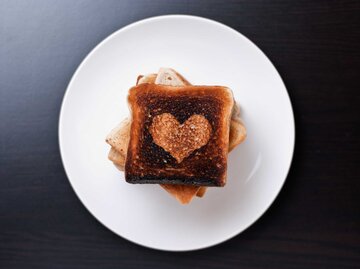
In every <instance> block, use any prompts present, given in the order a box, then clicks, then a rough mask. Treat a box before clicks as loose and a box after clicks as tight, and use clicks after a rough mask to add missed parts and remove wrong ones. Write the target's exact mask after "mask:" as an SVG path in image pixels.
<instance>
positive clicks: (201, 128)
mask: <svg viewBox="0 0 360 269" xmlns="http://www.w3.org/2000/svg"><path fill="white" fill-rule="evenodd" d="M149 131H150V134H151V136H152V138H153V140H154V142H155V144H156V145H158V146H160V147H162V148H163V149H164V150H165V151H167V152H169V153H170V154H171V156H173V157H174V158H175V159H176V160H177V162H178V163H181V162H182V161H183V160H184V159H185V158H186V157H188V156H189V155H190V154H191V153H192V152H193V151H194V150H197V149H199V148H201V147H202V146H205V145H206V144H207V143H208V142H209V139H210V135H211V132H212V128H211V125H210V123H209V121H208V120H207V119H206V118H205V117H204V116H202V115H198V114H194V115H192V116H191V117H190V118H188V119H187V120H186V121H185V122H184V123H183V124H180V123H179V122H178V120H177V119H176V118H175V117H174V116H173V115H171V114H170V113H163V114H160V115H157V116H155V117H154V119H153V121H152V124H151V126H150V128H149Z"/></svg>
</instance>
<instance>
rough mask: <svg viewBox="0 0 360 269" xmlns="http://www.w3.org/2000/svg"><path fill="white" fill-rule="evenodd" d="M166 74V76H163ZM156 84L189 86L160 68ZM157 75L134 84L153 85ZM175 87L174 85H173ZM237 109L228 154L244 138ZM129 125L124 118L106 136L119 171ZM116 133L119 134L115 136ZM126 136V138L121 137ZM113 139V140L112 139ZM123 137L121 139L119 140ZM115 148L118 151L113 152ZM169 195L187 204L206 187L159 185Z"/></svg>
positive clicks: (121, 167)
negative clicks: (173, 82) (175, 82)
mask: <svg viewBox="0 0 360 269" xmlns="http://www.w3.org/2000/svg"><path fill="white" fill-rule="evenodd" d="M165 74H166V76H165ZM158 76H159V78H162V79H158V83H159V84H164V85H166V84H167V83H169V82H171V81H177V82H178V83H179V85H178V86H182V85H191V84H190V83H189V82H188V81H187V80H186V79H185V78H183V77H182V76H181V75H180V74H179V73H177V72H176V71H175V70H173V69H169V68H161V69H160V70H159V73H158ZM156 77H157V74H150V75H146V76H139V77H138V79H137V83H136V84H141V83H155V80H156ZM175 86H176V85H175ZM239 114H240V113H239V109H238V107H237V106H236V105H234V108H233V113H232V119H231V123H230V137H229V152H230V151H231V150H232V149H233V148H235V147H236V146H237V145H238V144H240V143H241V142H242V141H243V140H244V139H245V137H246V129H245V127H244V126H243V124H242V122H241V120H240V117H239ZM130 123H131V120H130V119H129V118H126V119H125V120H124V121H123V122H122V123H121V125H120V126H118V128H115V129H114V130H113V131H112V132H111V133H110V134H109V136H108V139H107V142H108V143H109V142H110V143H109V144H110V145H112V148H111V150H110V152H109V159H110V160H111V161H113V163H114V165H115V166H116V167H117V168H118V169H119V170H120V171H124V169H125V160H126V152H127V147H128V141H129V137H130ZM116 132H120V134H117V133H116ZM123 134H126V137H125V138H124V137H123ZM112 137H113V138H112ZM119 137H123V139H119ZM115 148H117V149H118V151H117V150H115ZM160 186H162V187H163V188H164V189H165V190H166V191H167V192H169V194H171V195H172V196H174V197H175V198H176V199H177V200H178V201H179V202H180V203H182V204H187V203H189V202H190V201H191V200H192V198H193V197H194V196H195V194H196V196H198V197H202V196H203V195H204V194H205V192H206V187H194V186H181V185H171V184H160Z"/></svg>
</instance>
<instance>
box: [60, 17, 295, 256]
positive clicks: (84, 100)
mask: <svg viewBox="0 0 360 269" xmlns="http://www.w3.org/2000/svg"><path fill="white" fill-rule="evenodd" d="M160 67H171V68H174V69H175V70H177V71H178V72H179V73H180V74H182V75H183V76H184V77H185V78H186V79H187V80H189V81H190V82H191V83H192V84H194V85H195V84H197V85H224V86H228V87H230V88H231V89H232V90H233V93H234V96H235V99H236V100H237V101H238V103H239V104H240V106H241V113H242V114H241V115H242V118H243V120H244V122H245V125H246V127H247V131H248V137H247V139H246V141H245V142H244V143H243V144H241V145H240V146H238V147H237V148H236V149H235V150H234V151H232V152H231V153H230V155H229V161H228V179H227V184H226V186H225V187H224V188H209V189H208V191H207V193H206V194H205V196H204V197H203V198H201V199H200V198H194V200H193V201H192V202H191V203H190V204H189V205H180V204H179V203H178V202H177V201H176V200H175V199H174V198H172V197H171V196H170V195H168V194H167V193H166V192H165V191H164V190H163V189H162V188H161V187H159V186H158V185H133V184H127V183H126V182H125V180H124V174H123V173H122V172H120V171H118V170H117V169H116V168H115V167H114V165H113V164H112V163H111V162H110V161H109V160H108V158H107V154H108V151H109V146H108V145H107V144H106V143H105V137H106V135H107V134H108V133H109V131H110V130H111V129H112V128H113V127H114V126H116V125H117V124H118V123H119V122H120V121H121V120H122V119H124V118H125V117H127V116H128V115H129V109H128V105H127V93H128V89H129V88H130V87H131V86H133V85H135V82H136V78H137V76H138V75H140V74H148V73H156V72H157V71H158V69H159V68H160ZM294 136H295V133H294V118H293V112H292V107H291V103H290V100H289V96H288V94H287V91H286V88H285V86H284V84H283V82H282V80H281V78H280V76H279V74H278V72H277V71H276V69H275V68H274V66H273V65H272V64H271V62H270V61H269V59H268V58H267V57H266V56H265V55H264V54H263V53H262V52H261V50H260V49H258V48H257V47H256V46H255V45H254V44H253V43H252V42H251V41H249V40H248V39H247V38H246V37H244V36H243V35H241V34H240V33H239V32H237V31H235V30H233V29H231V28H229V27H227V26H225V25H223V24H220V23H218V22H215V21H211V20H208V19H204V18H199V17H193V16H183V15H171V16H160V17H155V18H150V19H146V20H142V21H139V22H136V23H133V24H131V25H129V26H127V27H124V28H122V29H121V30H119V31H117V32H115V33H114V34H112V35H111V36H109V37H108V38H106V39H105V40H104V41H103V42H101V43H100V44H99V45H98V46H97V47H96V48H95V49H93V51H92V52H91V53H90V54H89V55H88V56H87V57H86V59H85V60H84V61H83V62H82V63H81V65H80V66H79V68H78V69H77V71H76V72H75V74H74V76H73V78H72V79H71V82H70V84H69V86H68V89H67V91H66V94H65V97H64V100H63V104H62V108H61V113H60V121H59V142H60V150H61V156H62V160H63V164H64V167H65V170H66V173H67V176H68V178H69V180H70V183H71V185H72V187H73V189H74V191H75V192H76V194H77V195H78V197H79V198H80V200H81V201H82V203H83V204H84V206H85V207H86V208H87V209H88V210H89V211H90V212H91V213H92V214H93V215H94V217H95V218H97V219H98V220H99V221H100V222H101V223H102V224H103V225H105V226H106V227H108V228H109V229H110V230H111V231H113V232H114V233H116V234H118V235H120V236H121V237H123V238H126V239H128V240H130V241H132V242H134V243H137V244H140V245H143V246H146V247H150V248H155V249H161V250H171V251H185V250H195V249H200V248H205V247H209V246H213V245H215V244H218V243H220V242H223V241H225V240H227V239H229V238H231V237H233V236H235V235H237V234H239V233H240V232H242V231H244V230H245V229H246V228H247V227H249V226H250V225H251V224H252V223H254V222H255V221H256V220H257V219H258V218H259V217H260V216H261V215H262V214H263V213H264V212H265V211H266V209H267V208H268V207H269V206H270V205H271V203H272V202H273V201H274V199H275V197H276V196H277V194H278V193H279V191H280V189H281V187H282V185H283V184H284V181H285V178H286V176H287V173H288V170H289V167H290V163H291V159H292V155H293V149H294Z"/></svg>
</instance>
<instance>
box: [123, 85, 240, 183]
mask: <svg viewBox="0 0 360 269" xmlns="http://www.w3.org/2000/svg"><path fill="white" fill-rule="evenodd" d="M129 104H130V106H131V111H132V123H131V130H130V141H129V146H128V151H127V155H126V163H125V178H126V181H127V182H129V183H151V184H181V185H193V186H224V185H225V183H226V168H227V153H228V146H229V130H230V119H231V113H232V109H233V105H234V101H233V96H232V92H231V90H230V89H228V88H226V87H221V86H183V87H173V86H163V85H156V84H149V83H145V84H140V85H138V86H136V87H133V88H131V89H130V91H129ZM154 126H155V127H154ZM162 130H163V131H162Z"/></svg>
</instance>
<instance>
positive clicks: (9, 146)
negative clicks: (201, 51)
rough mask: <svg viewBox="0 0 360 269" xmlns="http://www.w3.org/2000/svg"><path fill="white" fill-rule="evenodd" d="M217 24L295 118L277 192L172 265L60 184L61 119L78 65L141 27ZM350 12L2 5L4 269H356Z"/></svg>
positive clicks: (359, 216) (171, 4)
mask: <svg viewBox="0 0 360 269" xmlns="http://www.w3.org/2000/svg"><path fill="white" fill-rule="evenodd" d="M173 13H182V14H193V15H199V16H204V17H208V18H211V19H215V20H217V21H220V22H223V23H225V24H227V25H229V26H231V27H233V28H235V29H237V30H238V31H240V32H241V33H243V34H244V35H246V36H247V37H249V38H250V39H251V40H252V41H254V42H255V43H256V44H257V45H258V46H259V47H260V48H261V49H262V50H263V51H264V52H265V53H266V54H267V55H268V56H269V58H270V59H271V60H272V61H273V63H274V64H275V66H276V67H277V68H278V70H279V72H280V74H281V75H282V77H283V79H284V81H285V84H286V86H287V88H288V91H289V94H290V97H291V100H292V103H293V106H294V112H295V120H296V148H295V155H294V160H293V164H292V168H291V171H290V174H289V176H288V179H287V181H286V184H285V186H284V188H283V190H282V191H281V193H280V195H279V197H278V198H277V199H276V201H275V203H274V204H273V205H272V206H271V208H270V209H269V210H268V211H267V212H266V214H265V215H264V216H263V217H262V218H261V219H260V220H259V221H258V222H256V223H255V224H254V225H253V226H251V227H250V228H249V229H248V230H246V231H245V232H244V233H242V234H241V235H239V236H237V237H235V238H233V239H232V240H230V241H228V242H225V243H223V244H221V245H218V246H216V247H213V248H210V249H205V250H201V251H196V252H188V253H170V252H161V251H155V250H151V249H147V248H143V247H140V246H137V245H134V244H132V243H130V242H128V241H126V240H124V239H122V238H120V237H118V236H117V235H115V234H113V233H111V232H110V231H109V230H107V229H106V228H105V227H103V226H102V225H101V224H100V223H99V222H97V221H96V220H95V219H94V218H93V217H92V216H91V215H90V214H89V213H88V211H87V210H86V209H85V208H84V206H83V205H82V204H81V203H80V201H79V200H78V198H77V197H76V195H75V193H74V192H73V190H72V189H71V187H70V184H69V182H68V180H67V178H66V175H65V173H64V169H63V166H62V163H61V160H60V154H59V148H58V127H57V126H58V116H59V110H60V104H61V100H62V97H63V94H64V92H65V89H66V87H67V84H68V82H69V80H70V78H71V76H72V74H73V73H74V71H75V69H76V68H77V66H78V65H79V63H80V62H81V60H82V59H83V58H84V57H85V56H86V54H87V53H88V52H89V51H90V50H91V49H92V48H93V47H94V46H95V45H96V44H98V43H99V42H100V41H101V40H102V39H104V38H105V37H106V36H108V35H109V34H111V33H112V32H114V31H116V30H117V29H119V28H121V27H123V26H125V25H127V24H129V23H131V22H134V21H137V20H139V19H143V18H146V17H150V16H155V15H161V14H173ZM359 42H360V2H359V1H313V0H308V1H258V0H257V1H254V0H251V1H226V3H225V2H223V1H155V0H152V1H145V0H142V1H130V0H126V1H111V0H107V1H73V0H67V1H46V0H43V1H10V0H9V1H3V0H0V90H1V96H0V102H1V103H0V113H1V114H0V115H1V120H0V137H1V152H0V154H1V155H0V161H1V162H0V164H1V167H0V168H1V174H0V177H1V180H0V268H184V267H185V266H186V267H187V268H360V198H359V197H360V194H359V192H360V173H359V166H360V147H359V136H360V132H359V129H360V128H359V126H360V120H359V118H360V110H359V105H360V98H359V97H360V47H359Z"/></svg>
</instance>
